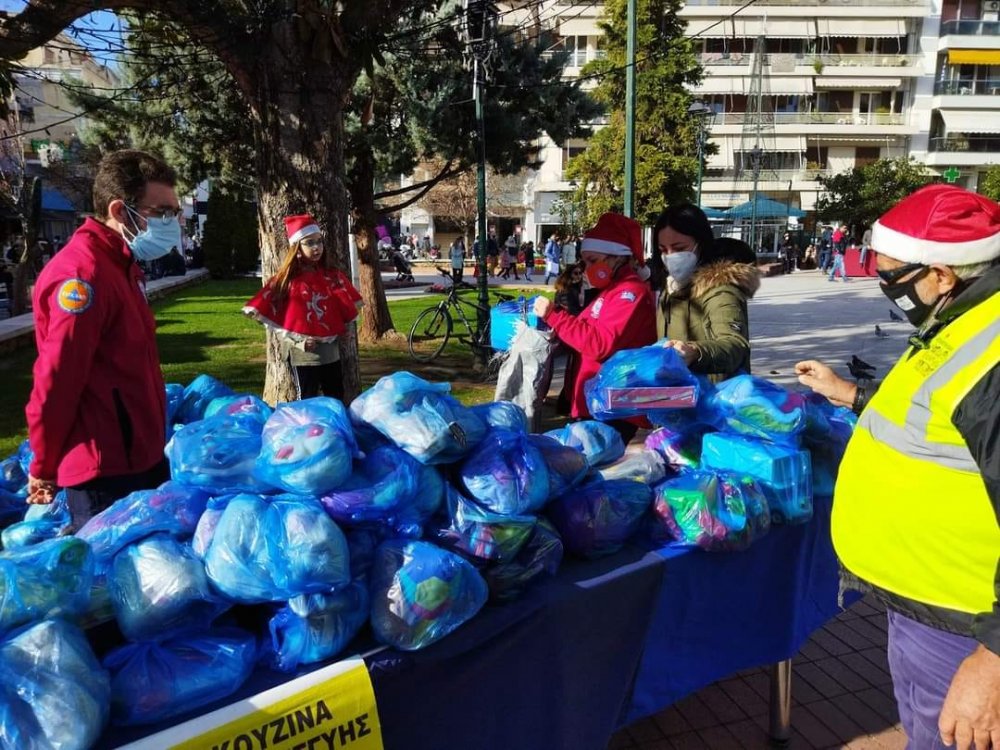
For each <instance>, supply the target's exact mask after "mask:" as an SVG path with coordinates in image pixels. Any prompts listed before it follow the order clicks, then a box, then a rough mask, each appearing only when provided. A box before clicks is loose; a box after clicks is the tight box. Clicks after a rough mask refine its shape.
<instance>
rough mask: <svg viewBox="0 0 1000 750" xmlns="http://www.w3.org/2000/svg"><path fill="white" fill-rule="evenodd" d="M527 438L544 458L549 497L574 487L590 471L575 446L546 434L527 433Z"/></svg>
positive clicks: (588, 464)
mask: <svg viewBox="0 0 1000 750" xmlns="http://www.w3.org/2000/svg"><path fill="white" fill-rule="evenodd" d="M615 434H617V433H615ZM528 440H529V441H530V442H531V444H532V445H533V446H535V447H536V448H537V449H538V450H539V452H540V453H541V454H542V458H543V459H544V460H545V466H546V468H547V469H548V472H549V497H550V498H553V497H558V496H559V495H561V494H562V493H564V492H565V491H566V490H568V489H570V488H571V487H576V486H577V485H578V484H579V483H580V482H582V481H583V479H584V477H586V476H587V472H588V471H590V463H589V462H588V461H587V457H586V456H584V455H583V453H581V452H580V451H578V450H577V449H576V448H571V447H569V446H568V445H563V444H562V443H560V442H559V441H558V440H556V439H555V438H553V437H549V436H548V435H528Z"/></svg>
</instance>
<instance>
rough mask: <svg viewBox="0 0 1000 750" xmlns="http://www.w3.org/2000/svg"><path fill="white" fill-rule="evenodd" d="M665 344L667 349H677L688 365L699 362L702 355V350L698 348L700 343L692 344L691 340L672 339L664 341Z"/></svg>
mask: <svg viewBox="0 0 1000 750" xmlns="http://www.w3.org/2000/svg"><path fill="white" fill-rule="evenodd" d="M663 346H664V348H667V349H675V350H677V353H678V354H680V355H681V356H682V357H683V358H684V364H686V365H690V364H691V363H692V362H697V361H698V358H699V357H701V350H699V349H698V345H697V344H692V343H691V342H689V341H674V340H673V339H671V340H669V341H666V342H664V344H663Z"/></svg>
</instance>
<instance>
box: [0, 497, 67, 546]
mask: <svg viewBox="0 0 1000 750" xmlns="http://www.w3.org/2000/svg"><path fill="white" fill-rule="evenodd" d="M72 523H73V519H72V517H71V516H70V513H69V506H68V505H67V504H66V492H65V490H60V491H59V492H57V493H56V496H55V499H53V501H52V502H51V503H48V504H46V505H29V506H28V510H27V512H26V513H25V514H24V520H23V521H20V522H18V523H15V524H13V525H11V526H8V527H7V528H6V529H4V530H3V533H2V534H0V539H2V541H3V548H4V549H20V548H21V547H29V546H31V545H32V544H38V543H39V542H44V541H45V540H46V539H55V538H56V537H57V536H62V535H63V534H65V533H66V532H67V530H68V529H69V528H70V526H71V525H72Z"/></svg>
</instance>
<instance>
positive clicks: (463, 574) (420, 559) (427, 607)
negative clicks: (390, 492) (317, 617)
mask: <svg viewBox="0 0 1000 750" xmlns="http://www.w3.org/2000/svg"><path fill="white" fill-rule="evenodd" d="M486 597H487V588H486V582H485V581H484V580H483V577H482V576H481V575H479V573H478V572H477V571H476V569H475V568H474V567H472V565H471V564H470V563H468V562H467V561H465V560H463V559H462V558H461V557H459V556H458V555H456V554H454V553H453V552H447V551H446V550H443V549H441V548H440V547H436V546H434V545H433V544H430V543H428V542H412V541H403V540H393V541H389V542H385V543H384V544H382V545H380V546H379V548H378V551H377V552H376V553H375V565H374V567H373V569H372V584H371V598H372V601H371V622H372V629H373V630H374V631H375V637H376V638H377V639H378V640H379V641H380V642H381V643H384V644H386V645H389V646H393V647H395V648H398V649H400V650H402V651H416V650H417V649H421V648H424V647H425V646H429V645H430V644H432V643H434V642H435V641H438V640H440V639H441V638H443V637H444V636H446V635H448V634H449V633H451V632H452V631H454V630H455V629H456V628H458V627H459V626H461V625H462V624H463V623H465V622H467V621H468V620H470V619H471V618H472V617H474V616H475V615H476V613H477V612H479V610H480V609H482V606H483V604H485V603H486Z"/></svg>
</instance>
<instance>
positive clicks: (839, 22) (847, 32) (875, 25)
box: [816, 18, 906, 36]
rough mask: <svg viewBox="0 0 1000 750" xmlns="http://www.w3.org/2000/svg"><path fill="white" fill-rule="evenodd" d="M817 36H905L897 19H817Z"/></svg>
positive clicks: (904, 30) (903, 29) (903, 25)
mask: <svg viewBox="0 0 1000 750" xmlns="http://www.w3.org/2000/svg"><path fill="white" fill-rule="evenodd" d="M816 31H817V33H818V34H819V36H906V22H905V21H903V20H901V19H899V18H817V19H816Z"/></svg>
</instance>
